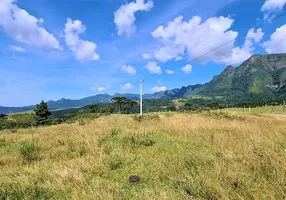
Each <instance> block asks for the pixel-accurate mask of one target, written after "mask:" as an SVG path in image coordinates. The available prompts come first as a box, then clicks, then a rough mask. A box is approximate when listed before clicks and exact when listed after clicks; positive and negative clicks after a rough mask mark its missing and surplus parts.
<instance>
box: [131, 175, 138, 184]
mask: <svg viewBox="0 0 286 200" xmlns="http://www.w3.org/2000/svg"><path fill="white" fill-rule="evenodd" d="M139 181H140V177H139V176H130V177H129V182H130V183H137V182H139Z"/></svg>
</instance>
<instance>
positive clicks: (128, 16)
mask: <svg viewBox="0 0 286 200" xmlns="http://www.w3.org/2000/svg"><path fill="white" fill-rule="evenodd" d="M152 7H153V2H152V1H148V2H146V3H145V0H136V1H135V2H130V3H129V4H125V5H122V6H121V7H120V8H119V9H118V10H117V11H116V12H115V13H114V23H115V24H116V28H117V34H118V35H124V34H125V35H127V36H130V35H131V34H133V33H134V32H135V29H136V26H135V20H136V18H135V16H134V14H135V12H137V11H149V10H150V9H151V8H152Z"/></svg>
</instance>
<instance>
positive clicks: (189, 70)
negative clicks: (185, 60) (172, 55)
mask: <svg viewBox="0 0 286 200" xmlns="http://www.w3.org/2000/svg"><path fill="white" fill-rule="evenodd" d="M192 69H193V67H192V65H189V64H187V65H186V66H185V67H182V68H181V70H182V71H183V72H184V73H185V74H190V73H191V72H192Z"/></svg>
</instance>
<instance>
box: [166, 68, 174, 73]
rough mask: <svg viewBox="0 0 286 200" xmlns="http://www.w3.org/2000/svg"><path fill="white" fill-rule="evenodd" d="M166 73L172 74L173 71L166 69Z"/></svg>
mask: <svg viewBox="0 0 286 200" xmlns="http://www.w3.org/2000/svg"><path fill="white" fill-rule="evenodd" d="M166 73H167V74H174V73H175V72H174V71H173V70H170V69H167V70H166Z"/></svg>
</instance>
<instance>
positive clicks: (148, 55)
mask: <svg viewBox="0 0 286 200" xmlns="http://www.w3.org/2000/svg"><path fill="white" fill-rule="evenodd" d="M142 57H143V58H144V59H146V60H149V59H150V58H151V57H152V56H151V54H149V53H143V54H142Z"/></svg>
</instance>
